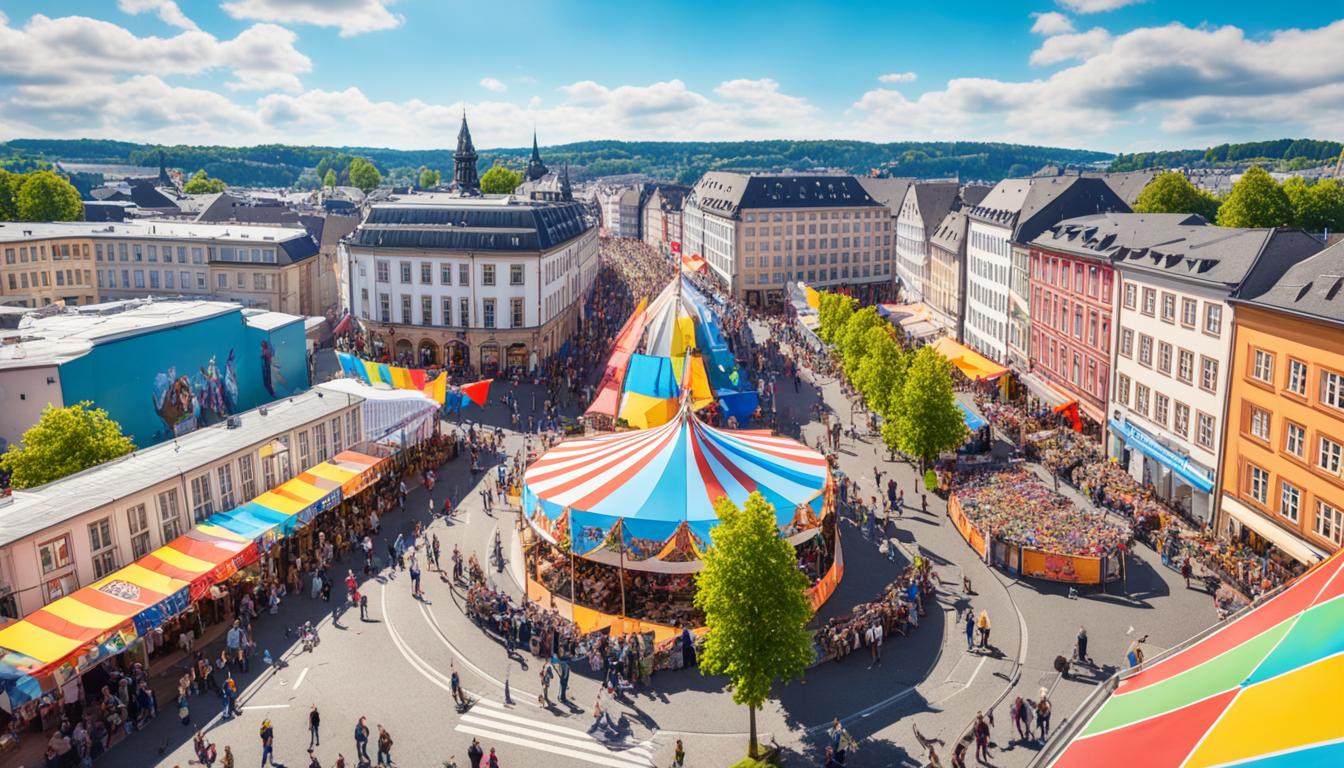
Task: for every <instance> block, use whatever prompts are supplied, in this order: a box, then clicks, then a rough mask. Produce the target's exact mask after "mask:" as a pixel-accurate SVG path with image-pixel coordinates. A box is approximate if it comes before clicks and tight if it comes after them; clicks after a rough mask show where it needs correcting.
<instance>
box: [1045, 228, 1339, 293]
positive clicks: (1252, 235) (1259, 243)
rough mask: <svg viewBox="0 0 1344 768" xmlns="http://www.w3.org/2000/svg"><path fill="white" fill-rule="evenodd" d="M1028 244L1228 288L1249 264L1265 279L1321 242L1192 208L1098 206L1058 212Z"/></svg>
mask: <svg viewBox="0 0 1344 768" xmlns="http://www.w3.org/2000/svg"><path fill="white" fill-rule="evenodd" d="M1031 244H1032V245H1034V246H1037V247H1040V248H1048V249H1050V250H1053V251H1060V252H1065V253H1072V254H1077V255H1082V256H1091V257H1093V258H1098V259H1105V260H1109V261H1111V262H1112V263H1114V264H1115V266H1116V267H1117V268H1118V269H1120V270H1123V271H1135V272H1145V273H1149V274H1161V275H1166V276H1169V277H1172V278H1175V279H1179V280H1184V281H1192V282H1196V283H1202V284H1205V285H1207V286H1209V287H1213V288H1218V289H1221V290H1226V291H1228V292H1231V291H1232V290H1234V289H1235V288H1236V287H1237V286H1239V285H1241V284H1242V283H1243V281H1246V280H1247V276H1248V275H1250V274H1252V272H1253V271H1254V272H1255V273H1256V275H1257V278H1256V279H1257V280H1259V281H1271V282H1272V281H1273V280H1274V279H1276V278H1277V276H1278V275H1279V274H1281V273H1282V272H1283V270H1285V269H1287V268H1288V267H1290V266H1292V265H1293V264H1296V263H1297V262H1298V261H1300V260H1302V259H1304V258H1306V257H1308V256H1310V255H1311V254H1313V253H1315V252H1316V251H1319V250H1320V249H1321V243H1320V242H1319V241H1317V240H1316V239H1315V238H1314V237H1311V236H1310V235H1308V234H1306V233H1304V232H1302V231H1300V230H1296V229H1237V228H1232V227H1215V226H1213V225H1211V224H1209V223H1208V222H1207V221H1205V220H1204V218H1203V217H1201V216H1198V215H1195V214H1182V213H1106V214H1100V215H1094V216H1081V217H1078V218H1073V219H1066V220H1064V221H1061V222H1059V223H1058V224H1056V225H1054V226H1053V227H1050V228H1049V229H1047V230H1046V231H1044V232H1042V233H1041V234H1040V235H1039V236H1037V237H1036V238H1035V239H1034V240H1032V241H1031Z"/></svg>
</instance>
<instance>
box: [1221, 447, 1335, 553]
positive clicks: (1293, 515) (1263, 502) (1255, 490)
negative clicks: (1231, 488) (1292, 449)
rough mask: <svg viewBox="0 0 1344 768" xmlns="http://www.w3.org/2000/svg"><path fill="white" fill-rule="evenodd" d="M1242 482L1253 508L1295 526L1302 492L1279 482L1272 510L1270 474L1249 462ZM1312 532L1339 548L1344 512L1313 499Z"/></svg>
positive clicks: (1295, 487) (1298, 517)
mask: <svg viewBox="0 0 1344 768" xmlns="http://www.w3.org/2000/svg"><path fill="white" fill-rule="evenodd" d="M1245 479H1246V487H1245V493H1246V495H1247V496H1249V497H1250V498H1251V499H1252V500H1253V501H1254V502H1255V503H1256V504H1258V505H1260V506H1261V507H1263V508H1264V509H1266V510H1272V511H1274V512H1276V513H1278V515H1279V516H1280V517H1282V518H1284V519H1285V520H1287V521H1289V522H1290V523H1293V524H1294V525H1297V524H1298V521H1299V519H1300V516H1301V514H1302V511H1303V509H1302V507H1303V501H1304V496H1305V494H1304V493H1303V490H1302V489H1301V488H1299V487H1297V486H1296V485H1294V484H1292V483H1290V482H1288V481H1287V480H1284V479H1283V478H1279V492H1278V494H1277V498H1276V499H1275V502H1276V503H1277V507H1278V508H1277V509H1273V506H1274V505H1271V504H1270V492H1271V489H1272V488H1273V478H1272V477H1271V475H1270V472H1269V470H1267V469H1265V468H1263V467H1260V466H1257V465H1255V464H1251V463H1249V462H1248V463H1247V464H1246V476H1245ZM1311 529H1312V531H1314V532H1315V533H1316V535H1317V536H1320V537H1321V538H1323V539H1325V540H1327V541H1330V542H1333V543H1334V544H1336V545H1338V544H1340V543H1341V541H1344V512H1342V511H1341V510H1340V509H1339V508H1337V507H1335V506H1333V505H1331V504H1328V503H1326V502H1325V501H1322V500H1321V499H1316V508H1315V518H1314V519H1313V521H1312V525H1311Z"/></svg>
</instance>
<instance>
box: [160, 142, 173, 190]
mask: <svg viewBox="0 0 1344 768" xmlns="http://www.w3.org/2000/svg"><path fill="white" fill-rule="evenodd" d="M159 186H165V187H171V186H173V177H172V176H169V175H168V166H167V165H166V164H165V163H164V160H163V150H162V149H160V150H159Z"/></svg>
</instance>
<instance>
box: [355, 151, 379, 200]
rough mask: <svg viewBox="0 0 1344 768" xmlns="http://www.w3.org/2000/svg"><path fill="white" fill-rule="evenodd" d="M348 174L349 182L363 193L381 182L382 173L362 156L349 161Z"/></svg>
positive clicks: (366, 192) (371, 189)
mask: <svg viewBox="0 0 1344 768" xmlns="http://www.w3.org/2000/svg"><path fill="white" fill-rule="evenodd" d="M349 174H350V183H351V184H353V185H355V186H356V187H359V188H360V190H361V191H363V192H364V193H365V194H368V193H369V192H371V191H373V189H374V188H376V187H377V186H378V185H379V184H382V183H383V174H381V173H379V171H378V168H377V167H376V166H374V164H373V163H371V162H369V161H368V160H365V159H364V158H362V157H356V158H355V159H353V160H351V161H350V171H349Z"/></svg>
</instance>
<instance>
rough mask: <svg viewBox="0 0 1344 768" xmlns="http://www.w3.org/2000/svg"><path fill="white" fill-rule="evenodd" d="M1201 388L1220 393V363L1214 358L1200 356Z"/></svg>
mask: <svg viewBox="0 0 1344 768" xmlns="http://www.w3.org/2000/svg"><path fill="white" fill-rule="evenodd" d="M1199 388H1200V389H1203V390H1207V391H1209V392H1217V391H1218V361H1217V360H1214V359H1213V358H1212V357H1204V356H1203V355H1200V356H1199Z"/></svg>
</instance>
